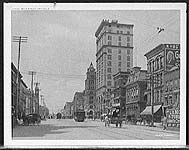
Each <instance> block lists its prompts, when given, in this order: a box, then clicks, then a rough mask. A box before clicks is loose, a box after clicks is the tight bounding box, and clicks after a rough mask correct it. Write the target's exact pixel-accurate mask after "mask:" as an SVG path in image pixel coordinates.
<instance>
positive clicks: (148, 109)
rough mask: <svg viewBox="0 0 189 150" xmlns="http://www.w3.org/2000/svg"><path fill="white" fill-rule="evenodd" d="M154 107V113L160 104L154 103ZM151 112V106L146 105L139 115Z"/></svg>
mask: <svg viewBox="0 0 189 150" xmlns="http://www.w3.org/2000/svg"><path fill="white" fill-rule="evenodd" d="M153 107H154V113H156V112H157V111H158V110H159V109H160V108H161V105H155V106H153ZM151 114H152V106H147V107H146V108H145V109H144V110H143V111H142V112H141V113H140V115H151Z"/></svg>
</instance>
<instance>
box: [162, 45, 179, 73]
mask: <svg viewBox="0 0 189 150" xmlns="http://www.w3.org/2000/svg"><path fill="white" fill-rule="evenodd" d="M165 63H166V70H167V71H169V70H170V69H171V68H172V67H174V66H178V67H180V44H165Z"/></svg>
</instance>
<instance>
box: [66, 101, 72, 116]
mask: <svg viewBox="0 0 189 150" xmlns="http://www.w3.org/2000/svg"><path fill="white" fill-rule="evenodd" d="M71 107H72V102H66V104H65V106H64V116H65V117H66V118H71V117H72V112H71Z"/></svg>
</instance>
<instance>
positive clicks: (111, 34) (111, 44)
mask: <svg viewBox="0 0 189 150" xmlns="http://www.w3.org/2000/svg"><path fill="white" fill-rule="evenodd" d="M133 26H134V25H132V24H121V23H118V21H117V20H112V21H111V22H110V21H109V20H102V22H101V24H100V26H99V27H98V29H97V31H96V33H95V36H96V46H97V49H96V98H97V103H98V105H97V109H98V111H99V113H100V114H102V113H105V108H106V99H107V98H106V97H108V96H106V95H107V93H110V92H111V89H112V87H113V86H114V85H113V84H114V83H113V75H114V74H116V73H118V72H119V71H129V70H130V68H132V67H133Z"/></svg>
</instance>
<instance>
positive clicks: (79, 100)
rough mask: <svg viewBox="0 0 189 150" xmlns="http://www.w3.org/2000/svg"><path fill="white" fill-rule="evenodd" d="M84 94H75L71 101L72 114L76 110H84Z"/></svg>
mask: <svg viewBox="0 0 189 150" xmlns="http://www.w3.org/2000/svg"><path fill="white" fill-rule="evenodd" d="M83 96H84V93H83V92H76V93H75V95H74V99H73V107H74V108H73V110H74V112H75V111H77V110H84V97H83Z"/></svg>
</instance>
